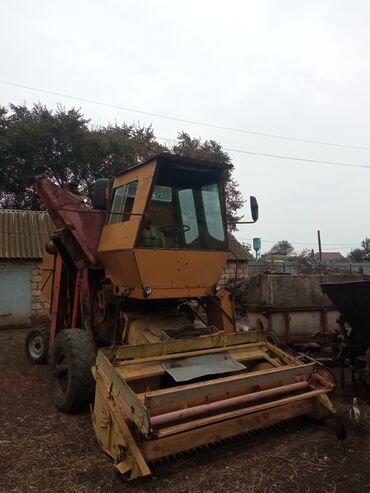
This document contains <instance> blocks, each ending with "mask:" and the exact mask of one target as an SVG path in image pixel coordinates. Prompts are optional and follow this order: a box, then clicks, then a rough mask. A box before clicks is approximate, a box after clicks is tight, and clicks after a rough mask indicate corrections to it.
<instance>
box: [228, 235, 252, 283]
mask: <svg viewBox="0 0 370 493" xmlns="http://www.w3.org/2000/svg"><path fill="white" fill-rule="evenodd" d="M228 240H229V249H230V253H229V258H228V260H227V263H226V266H225V268H224V271H223V273H222V275H221V279H220V285H221V286H225V285H226V284H227V283H228V282H229V281H233V280H235V278H237V279H247V278H248V261H249V260H253V255H252V254H251V253H250V252H249V251H248V250H247V249H246V248H245V247H244V246H243V245H242V244H241V243H239V241H238V240H237V239H236V238H235V236H233V235H232V234H230V233H229V234H228Z"/></svg>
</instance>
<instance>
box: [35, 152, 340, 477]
mask: <svg viewBox="0 0 370 493" xmlns="http://www.w3.org/2000/svg"><path fill="white" fill-rule="evenodd" d="M35 190H36V191H37V193H38V194H39V196H40V198H41V200H42V202H43V204H44V205H45V207H46V208H47V210H48V212H49V214H50V216H51V218H52V220H53V222H54V224H55V226H56V231H55V233H54V234H53V236H52V237H51V240H50V243H49V244H48V248H47V250H48V252H49V253H51V254H52V255H53V256H52V257H50V256H47V257H46V258H45V263H47V262H48V261H49V266H50V267H51V268H50V270H49V271H47V270H45V274H46V273H47V272H49V274H48V275H46V276H44V277H45V286H44V293H45V295H47V293H48V291H49V295H50V297H51V327H50V333H49V335H48V340H47V339H46V338H45V334H43V333H42V332H40V331H38V330H34V331H32V333H31V334H30V336H29V337H28V346H27V349H28V353H29V356H30V358H31V359H33V360H34V361H35V362H41V361H43V360H45V358H46V357H47V355H48V354H49V359H50V367H51V383H52V391H53V398H54V402H55V405H56V407H57V408H58V409H60V410H62V411H64V412H76V411H78V410H80V409H81V408H83V407H84V406H86V405H87V403H88V402H89V399H92V398H93V395H94V390H95V403H94V408H93V413H92V417H93V425H94V429H95V432H96V436H97V439H98V441H99V443H100V444H101V446H102V447H103V448H104V450H105V451H106V452H107V453H108V454H110V455H111V456H112V457H113V459H114V463H115V466H116V468H117V469H118V470H119V471H120V472H121V473H122V474H125V475H127V476H128V477H129V478H130V479H134V478H137V477H140V476H146V475H149V474H150V469H149V466H148V463H150V462H151V461H155V460H157V459H161V458H162V457H166V456H171V455H174V454H177V453H179V452H183V451H186V450H189V449H192V448H195V447H201V446H203V445H206V444H210V443H213V442H217V441H219V440H222V439H226V438H229V437H233V436H236V435H239V434H242V433H246V432H249V431H251V430H256V429H259V428H264V427H267V426H270V425H273V424H276V423H278V422H281V421H285V420H288V419H290V418H294V417H296V416H300V415H310V416H312V417H314V418H320V417H322V416H324V415H326V414H328V413H331V412H334V409H333V406H332V404H331V402H330V400H329V398H328V396H327V394H328V393H329V392H330V391H331V390H332V389H333V386H334V385H333V382H331V381H330V380H329V379H328V377H327V373H326V372H325V371H322V367H321V366H320V365H319V364H317V362H315V361H314V360H312V359H309V358H305V357H304V356H301V355H294V354H292V353H291V352H290V353H288V352H286V351H284V350H282V349H280V348H279V347H277V346H274V345H273V344H271V343H270V342H269V341H268V340H267V336H266V333H265V332H264V331H249V332H244V331H242V330H241V331H238V330H237V329H238V328H237V324H236V321H235V315H234V308H233V301H232V299H231V296H230V294H229V293H228V292H227V291H224V290H222V289H220V287H219V286H218V280H219V279H220V276H221V273H222V270H223V268H224V265H225V262H226V260H227V257H228V244H227V232H226V221H225V201H224V184H223V167H222V166H220V165H219V164H215V163H210V162H205V161H195V160H191V159H185V158H180V157H177V156H170V155H161V156H157V157H155V158H153V159H150V160H149V161H146V162H144V163H143V164H141V165H139V166H135V167H132V168H130V169H127V170H125V171H123V172H122V173H120V174H119V175H117V176H116V177H115V178H114V180H113V181H112V182H111V181H109V180H105V179H104V180H98V181H97V183H96V186H95V190H94V197H93V208H92V209H91V208H89V207H88V206H87V205H85V204H84V203H82V202H81V200H80V199H79V198H78V197H76V196H74V195H73V194H71V193H70V192H68V191H66V190H63V189H61V188H59V187H57V186H56V185H54V184H53V183H51V182H50V181H49V180H48V179H43V180H41V181H40V182H38V183H37V184H36V185H35ZM251 208H252V217H253V220H254V221H255V220H257V217H258V206H257V202H256V200H255V199H254V198H253V197H251ZM50 259H52V265H51V263H50ZM45 267H47V265H45ZM36 342H37V344H36ZM35 348H36V349H37V351H35ZM96 351H97V354H96ZM93 377H94V379H95V382H94V379H93Z"/></svg>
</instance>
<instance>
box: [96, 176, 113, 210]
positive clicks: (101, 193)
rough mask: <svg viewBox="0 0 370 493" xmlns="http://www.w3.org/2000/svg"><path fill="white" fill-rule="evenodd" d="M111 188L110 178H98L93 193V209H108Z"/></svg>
mask: <svg viewBox="0 0 370 493" xmlns="http://www.w3.org/2000/svg"><path fill="white" fill-rule="evenodd" d="M109 190H110V180H109V179H108V178H99V180H96V182H95V184H94V189H93V193H92V206H93V209H101V210H103V211H105V210H107V206H108V197H109Z"/></svg>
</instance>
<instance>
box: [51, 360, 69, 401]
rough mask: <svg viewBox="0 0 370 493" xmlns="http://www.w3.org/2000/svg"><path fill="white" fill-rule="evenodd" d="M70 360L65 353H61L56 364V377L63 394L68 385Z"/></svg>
mask: <svg viewBox="0 0 370 493" xmlns="http://www.w3.org/2000/svg"><path fill="white" fill-rule="evenodd" d="M68 376H69V375H68V362H67V356H66V355H65V354H64V353H59V355H58V357H57V358H56V362H55V366H54V378H55V381H56V383H57V386H58V389H59V390H60V392H62V393H63V394H64V393H65V392H66V390H67V387H68Z"/></svg>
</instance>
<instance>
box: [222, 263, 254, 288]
mask: <svg viewBox="0 0 370 493" xmlns="http://www.w3.org/2000/svg"><path fill="white" fill-rule="evenodd" d="M235 274H236V262H235V261H232V260H228V261H227V264H226V266H225V268H224V271H223V273H222V275H221V278H220V281H219V284H220V285H221V286H224V285H225V284H227V282H228V281H230V280H234V279H235ZM238 279H248V264H247V262H238Z"/></svg>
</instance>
